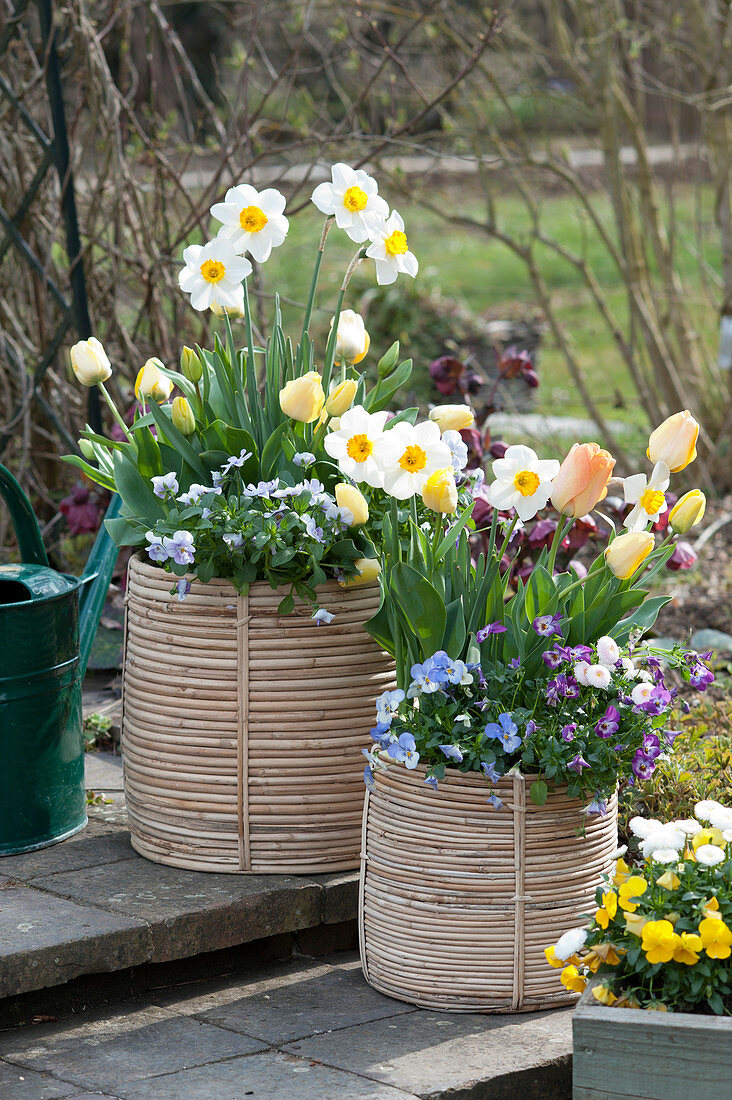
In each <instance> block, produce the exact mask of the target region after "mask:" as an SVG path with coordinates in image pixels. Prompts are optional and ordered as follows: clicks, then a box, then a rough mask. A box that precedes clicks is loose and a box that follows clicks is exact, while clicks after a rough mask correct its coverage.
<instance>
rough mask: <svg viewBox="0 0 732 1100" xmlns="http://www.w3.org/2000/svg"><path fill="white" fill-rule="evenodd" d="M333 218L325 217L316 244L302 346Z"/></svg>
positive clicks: (303, 321)
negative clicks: (318, 241) (316, 250)
mask: <svg viewBox="0 0 732 1100" xmlns="http://www.w3.org/2000/svg"><path fill="white" fill-rule="evenodd" d="M334 221H335V218H326V219H325V224H324V225H323V232H322V233H321V235H320V244H319V245H318V254H317V256H316V257H315V267H314V269H313V277H312V279H311V281H310V293H309V294H308V300H307V304H306V306H305V315H304V317H303V319H302V333H301V335H300V346H302V342H303V338H304V336H305V333H306V332H307V331H308V329H309V328H310V319H311V317H312V315H313V305H314V304H315V291H316V290H317V287H318V278H319V276H320V265H321V264H322V262H323V252H324V251H325V242H326V239H327V237H328V232H329V230H330V227H331V226H332V224H333V222H334Z"/></svg>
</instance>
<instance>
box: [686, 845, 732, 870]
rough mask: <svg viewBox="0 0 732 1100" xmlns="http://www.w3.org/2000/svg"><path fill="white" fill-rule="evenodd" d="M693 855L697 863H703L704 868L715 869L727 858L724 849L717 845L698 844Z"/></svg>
mask: <svg viewBox="0 0 732 1100" xmlns="http://www.w3.org/2000/svg"><path fill="white" fill-rule="evenodd" d="M694 855H695V856H696V861H697V863H703V864H704V866H705V867H716V866H717V864H718V863H724V860H725V859H726V858H727V856H726V852H725V850H724V848H720V847H719V846H718V845H717V844H700V845H699V847H698V848H697V850H696V852H695V853H694Z"/></svg>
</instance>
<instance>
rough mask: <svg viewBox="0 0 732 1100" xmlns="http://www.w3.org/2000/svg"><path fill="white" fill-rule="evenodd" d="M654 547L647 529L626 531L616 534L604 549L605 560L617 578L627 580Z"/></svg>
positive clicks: (652, 539) (651, 536)
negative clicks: (622, 533)
mask: <svg viewBox="0 0 732 1100" xmlns="http://www.w3.org/2000/svg"><path fill="white" fill-rule="evenodd" d="M653 547H654V538H653V535H652V534H651V533H650V532H649V531H627V532H626V533H625V534H624V535H618V537H617V538H615V539H613V541H612V542H611V543H610V545H609V546H608V547H607V549H606V550H605V561H606V563H607V567H608V569H609V570H610V572H611V573H613V574H614V575H615V576H616V577H617V578H618V580H621V581H627V579H628V577H631V576H632V575H633V573H635V571H636V569H638V567H639V566H641V565H642V564H643V562H644V561H645V560H646V558H647V557H648V555H649V554H650V552H651V550H652V549H653Z"/></svg>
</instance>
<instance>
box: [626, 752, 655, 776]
mask: <svg viewBox="0 0 732 1100" xmlns="http://www.w3.org/2000/svg"><path fill="white" fill-rule="evenodd" d="M631 767H632V769H633V774H634V775H637V776H638V778H639V779H650V777H651V776H652V775H653V772H654V770H655V767H656V765H655V764H654V763H653V761H652V760H649V759H648V757H647V756H646V755H645V754H644V753H643V750H642V749H638V751H637V752H636V754H635V756H634V757H633V760H632V762H631Z"/></svg>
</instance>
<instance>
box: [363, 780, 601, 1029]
mask: <svg viewBox="0 0 732 1100" xmlns="http://www.w3.org/2000/svg"><path fill="white" fill-rule="evenodd" d="M424 775H425V769H424V768H422V767H417V768H415V769H414V770H413V771H407V770H406V769H404V768H389V769H388V770H386V771H379V772H377V774H376V775H375V785H374V789H373V790H372V791H371V792H370V793H369V795H368V799H367V804H366V807H365V810H364V832H363V851H362V874H361V900H360V914H359V930H360V941H361V961H362V965H363V969H364V973H365V975H366V977H367V979H368V981H369V982H370V984H371V985H373V986H374V987H375V988H376V989H378V990H380V991H381V992H382V993H386V994H388V996H390V997H396V998H398V999H399V1000H404V1001H408V1002H410V1003H412V1004H417V1005H420V1006H422V1007H424V1008H435V1009H443V1010H448V1011H454V1012H517V1011H532V1010H536V1009H541V1008H550V1007H553V1006H556V1005H561V1004H568V1003H571V1002H573V1001H575V1000H576V994H572V993H568V991H567V990H566V989H565V988H564V987H563V986H562V984H561V981H560V978H559V973H558V971H557V970H551V969H550V968H549V967H547V965H546V958H545V955H544V948H545V946H546V944H547V943H550V942H551V941H552V937H554V938H558V937H559V936H560V935H561V934H562V933H563V932H565V931H566V930H567V928H570V927H572V926H574V925H577V924H581V923H582V919H581V918H582V916H583V914H587V913H588V912H590V911H592V910H593V907H594V896H595V890H596V888H597V886H598V885H599V883H600V881H601V878H602V875H603V874H604V873H608V872H610V871H611V869H612V867H613V864H614V860H613V853H614V851H615V848H616V845H617V800H616V799H615V798H613V799H612V800H611V801H610V802H609V804H608V813H607V814H606V815H605V816H604V817H599V816H590V817H587V816H586V815H585V814H583V813H582V809H583V803H582V801H581V800H580V799H574V798H573V799H570V798H568V797H566V794H564V793H562V791H556V792H552V793H551V794H550V795H549V797H548V799H547V801H546V803H545V804H544V805H543V806H537V805H535V804H534V803H533V802H532V801H531V799H530V798H528V797H527V790H526V786H525V778H524V776H521V775H513V776H506V777H504V778H502V779H501V780H499V781H498V782H497V783H496V784H494V789H495V790H496V792H497V794H498V795H499V796H500V797H501V798H502V800H503V806H502V808H501V809H499V810H496V809H493V808H492V807H491V806H490V805H488V803H487V794H488V789H487V785H486V782H485V780H484V779H483V778H482V777H481V776H477V775H470V774H468V773H464V772H458V771H457V770H455V769H449V770H448V775H447V778H446V780H445V781H444V782H443V783H441V784H440V786H439V788H438V790H437V791H430V790H427V789H426V788H425V785H424ZM527 779H528V777H527ZM528 781H529V782H530V779H528Z"/></svg>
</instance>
